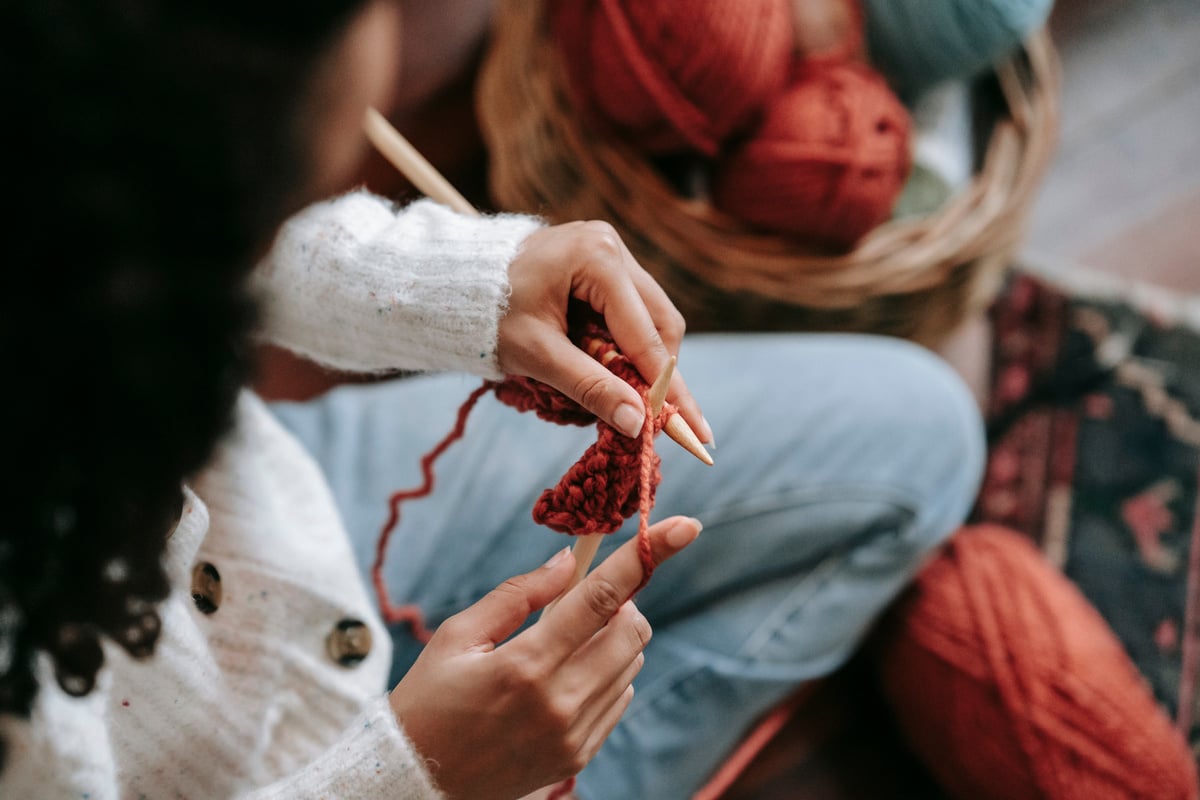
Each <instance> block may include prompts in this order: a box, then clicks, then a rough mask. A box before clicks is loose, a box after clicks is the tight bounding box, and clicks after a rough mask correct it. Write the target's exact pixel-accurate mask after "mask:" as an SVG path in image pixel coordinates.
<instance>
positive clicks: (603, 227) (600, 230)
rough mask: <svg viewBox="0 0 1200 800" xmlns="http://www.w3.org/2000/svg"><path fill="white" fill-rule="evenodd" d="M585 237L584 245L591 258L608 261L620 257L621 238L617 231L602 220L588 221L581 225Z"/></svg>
mask: <svg viewBox="0 0 1200 800" xmlns="http://www.w3.org/2000/svg"><path fill="white" fill-rule="evenodd" d="M583 230H584V233H585V234H586V236H585V237H584V244H585V246H586V247H587V250H588V253H589V254H590V255H591V256H592V257H593V258H600V259H604V260H610V259H615V258H620V256H621V236H620V234H618V233H617V229H616V228H614V227H613V226H612V225H610V224H609V223H607V222H605V221H604V220H598V219H593V220H588V221H587V222H585V223H583Z"/></svg>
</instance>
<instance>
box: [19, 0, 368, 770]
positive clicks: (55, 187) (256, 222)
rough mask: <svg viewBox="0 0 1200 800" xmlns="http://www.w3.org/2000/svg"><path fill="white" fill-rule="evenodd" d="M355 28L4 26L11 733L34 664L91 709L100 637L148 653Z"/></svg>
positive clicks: (92, 22)
mask: <svg viewBox="0 0 1200 800" xmlns="http://www.w3.org/2000/svg"><path fill="white" fill-rule="evenodd" d="M362 5H364V2H363V0H319V1H318V2H309V3H304V2H301V3H293V2H288V3H284V2H278V0H253V2H243V0H91V2H79V0H37V2H23V3H20V2H13V3H4V5H3V10H2V11H0V21H2V22H3V28H4V31H5V46H4V55H3V56H0V99H2V101H3V102H4V103H5V104H6V105H7V109H8V113H7V114H6V121H5V123H4V128H5V129H6V133H5V135H4V140H5V141H6V142H8V144H9V146H8V147H6V148H4V150H3V151H2V152H3V153H4V154H5V155H6V156H7V157H8V158H9V159H10V160H19V162H20V166H19V167H18V168H16V169H11V168H10V169H9V170H6V171H5V172H6V175H7V176H8V177H9V179H10V180H13V179H14V177H15V185H14V183H8V184H7V185H6V186H5V190H6V192H5V193H6V194H7V195H8V196H9V202H8V203H7V204H6V205H7V206H8V208H9V210H8V211H6V212H4V222H5V240H6V242H7V244H6V245H5V250H6V252H7V253H8V255H7V257H6V259H5V261H6V263H7V265H8V266H7V267H6V268H5V269H4V286H3V290H2V291H0V308H2V310H0V336H2V341H3V343H4V344H3V347H4V355H5V358H4V360H5V369H6V371H7V373H8V380H7V382H6V386H7V389H5V390H4V391H3V393H2V394H3V399H2V400H0V403H2V405H0V408H3V412H4V413H3V418H4V419H7V420H9V422H10V423H11V424H12V428H11V429H10V431H11V433H10V435H9V437H8V438H9V440H10V441H12V442H14V443H15V445H14V446H12V447H10V448H9V449H8V450H7V452H8V454H9V458H10V470H8V473H9V476H10V477H9V478H7V479H5V480H4V486H5V488H4V495H3V496H4V498H5V500H6V502H5V503H4V510H5V513H6V519H5V521H4V524H3V525H2V526H0V712H4V713H10V714H18V715H28V713H29V712H30V709H31V707H32V703H33V699H34V697H35V694H36V691H37V681H36V678H35V671H34V663H35V659H36V654H37V653H38V651H42V652H45V653H46V654H48V655H49V656H50V658H51V659H52V663H53V665H54V669H55V672H56V675H57V678H58V681H59V683H60V685H61V686H62V687H63V689H64V690H66V691H68V692H70V693H72V694H77V695H78V694H85V693H87V692H88V691H90V689H91V688H92V686H93V685H94V683H95V680H96V675H97V672H98V670H99V669H100V667H101V665H102V662H103V653H102V650H101V646H100V641H101V639H102V638H103V637H109V638H111V639H112V640H114V641H116V642H117V643H119V644H120V645H121V646H122V647H123V648H124V649H125V650H127V651H128V652H129V653H131V654H133V655H134V656H137V657H146V656H148V655H150V654H151V653H152V651H153V649H154V644H155V641H156V639H157V634H158V628H159V620H158V617H157V615H156V613H155V607H156V604H157V603H158V602H159V601H161V600H162V599H163V598H164V597H165V596H166V594H167V591H168V586H167V581H166V577H165V575H164V571H163V567H162V564H161V558H162V554H163V550H164V547H165V544H166V540H167V536H168V533H169V531H170V530H171V527H172V525H173V524H174V522H175V520H176V519H177V517H178V515H179V512H180V508H181V501H182V490H181V486H182V484H183V483H185V482H186V480H187V479H188V477H189V476H191V475H193V474H194V473H195V472H196V471H197V470H198V469H199V468H200V467H201V466H202V465H203V464H204V462H205V461H206V459H207V458H208V457H209V456H210V453H211V450H212V448H213V446H214V444H215V443H216V441H217V440H218V439H219V437H220V435H221V434H222V433H223V432H224V431H225V429H226V428H227V426H228V425H229V423H230V421H231V416H232V407H233V403H234V400H235V397H236V393H237V390H238V388H239V387H240V386H241V385H242V384H243V382H244V381H245V380H246V378H247V375H248V365H249V363H250V353H251V349H250V345H249V342H248V335H249V331H250V328H251V325H252V323H253V320H254V316H255V315H254V306H253V303H252V302H251V301H250V300H249V298H248V296H247V294H246V292H245V290H244V287H243V283H244V279H245V276H246V273H247V271H248V269H249V267H250V266H251V265H252V264H253V262H254V260H255V258H256V257H257V256H258V255H260V254H261V252H262V251H263V249H264V246H265V245H267V244H269V240H270V236H271V233H272V231H273V229H274V228H275V226H277V225H278V223H279V222H280V221H281V220H282V219H283V218H284V217H285V216H286V215H287V214H288V213H290V212H291V211H293V210H294V209H295V208H297V207H298V204H299V203H300V202H301V201H302V200H304V199H305V198H304V193H305V184H306V180H307V176H309V175H310V174H311V165H310V163H309V162H310V161H311V155H310V143H309V142H306V141H305V139H306V138H309V137H310V136H311V134H306V133H304V130H305V128H304V126H303V125H301V124H300V118H301V116H302V114H303V112H304V110H305V105H304V104H305V101H306V96H307V95H306V92H307V91H308V87H309V85H310V84H311V83H312V78H313V71H314V69H315V68H316V65H317V64H319V63H320V62H321V59H320V57H321V55H322V54H323V52H324V51H325V50H326V49H327V48H329V47H330V46H331V44H332V42H333V41H334V39H335V37H336V36H337V34H338V33H339V32H340V31H343V30H344V29H345V27H346V25H347V24H348V23H349V21H350V20H351V18H352V17H353V12H354V11H355V10H356V9H358V8H359V7H361V6H362ZM2 747H3V743H2V742H0V763H2V753H3V750H2Z"/></svg>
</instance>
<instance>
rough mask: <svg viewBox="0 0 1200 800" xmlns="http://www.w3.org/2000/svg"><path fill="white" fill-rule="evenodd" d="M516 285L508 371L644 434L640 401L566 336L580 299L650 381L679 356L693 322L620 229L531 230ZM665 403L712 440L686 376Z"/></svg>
mask: <svg viewBox="0 0 1200 800" xmlns="http://www.w3.org/2000/svg"><path fill="white" fill-rule="evenodd" d="M509 281H510V283H511V285H512V296H511V299H510V301H509V309H508V313H507V314H505V315H504V317H503V318H502V319H501V320H500V331H499V344H498V345H497V356H498V359H499V363H500V368H501V369H502V370H504V372H505V373H507V374H509V375H524V376H526V377H530V378H535V379H537V380H539V381H541V382H542V383H545V384H548V385H550V386H553V387H554V388H555V389H558V390H559V391H560V392H562V393H563V394H565V395H567V396H568V397H570V398H571V399H572V400H575V401H576V402H577V403H579V404H580V405H582V406H583V407H584V408H586V409H587V410H589V411H591V412H592V413H593V414H595V415H596V416H598V417H599V418H600V419H602V420H604V421H605V422H607V423H608V424H610V425H612V426H613V427H614V428H616V429H617V430H619V431H621V432H622V433H624V434H625V435H626V436H637V435H638V432H639V431H640V430H641V429H642V423H643V421H644V420H645V406H644V405H643V403H642V398H641V396H640V395H639V394H638V392H637V391H636V390H634V389H633V387H631V386H630V385H629V384H627V383H626V382H625V381H623V380H621V379H620V378H618V377H616V376H615V375H613V374H612V373H611V372H609V371H608V370H607V369H605V368H604V367H603V366H601V365H600V364H599V363H598V362H597V361H596V360H595V359H593V358H592V357H591V356H589V355H588V354H587V353H585V352H583V351H582V350H580V349H579V348H578V347H576V346H575V345H574V344H573V343H572V342H571V341H570V339H568V338H567V308H568V306H569V304H570V302H571V300H572V299H575V300H580V301H583V302H585V303H587V304H588V305H589V306H591V307H592V309H593V310H594V311H596V312H597V313H598V314H600V315H601V316H603V317H604V321H605V324H606V325H607V327H608V330H609V332H610V333H612V336H613V340H614V341H615V342H616V344H617V347H618V348H620V350H621V352H622V353H623V354H624V355H625V356H626V357H628V358H629V359H630V361H632V362H633V364H634V366H635V367H637V370H638V372H640V373H641V375H642V377H643V378H645V379H646V381H647V382H650V383H653V382H654V379H655V378H656V377H657V376H658V375H659V373H661V372H662V370H663V368H664V367H666V365H667V362H668V361H669V360H670V358H671V356H673V355H678V354H679V344H680V342H681V341H682V339H683V332H684V327H685V326H684V321H683V316H682V315H681V314H680V313H679V311H678V310H677V309H676V308H675V306H674V305H673V304H672V303H671V301H670V299H668V297H667V295H666V293H665V292H664V291H663V290H662V287H661V286H659V285H658V283H657V282H655V280H654V278H652V277H651V276H650V274H649V273H648V272H646V270H644V269H642V267H641V265H640V264H638V263H637V261H636V260H635V259H634V258H633V255H632V254H631V253H630V252H629V249H628V248H627V247H626V246H625V243H624V242H622V241H621V237H620V236H618V235H617V232H616V231H615V230H614V229H613V227H612V226H611V225H609V224H608V223H607V222H598V221H592V222H571V223H567V224H565V225H556V226H554V227H550V228H543V229H541V230H539V231H537V232H535V233H533V234H532V235H530V236H529V237H528V238H526V239H525V241H524V242H523V243H522V245H521V250H520V252H519V253H518V254H517V257H516V258H515V259H513V262H512V265H511V266H510V267H509ZM667 399H668V400H670V401H671V402H672V403H674V404H675V406H676V407H677V408H678V409H679V411H680V413H681V414H682V415H683V418H684V420H686V421H687V423H688V425H690V426H691V427H692V430H694V431H696V433H697V435H698V436H699V437H700V439H701V440H702V441H705V442H711V441H712V429H711V428H709V426H708V422H707V421H706V420H705V419H704V415H703V414H702V413H701V411H700V406H699V405H698V404H697V403H696V401H695V399H694V398H693V397H692V395H691V393H690V392H689V391H688V389H687V385H686V384H685V383H684V380H683V378H682V377H681V376H680V374H679V372H678V371H676V372H675V375H674V376H673V377H672V379H671V385H670V389H669V391H668V392H667Z"/></svg>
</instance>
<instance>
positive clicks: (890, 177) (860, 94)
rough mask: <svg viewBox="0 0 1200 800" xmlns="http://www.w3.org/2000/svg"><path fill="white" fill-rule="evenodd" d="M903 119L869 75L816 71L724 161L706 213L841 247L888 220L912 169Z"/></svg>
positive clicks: (857, 69) (831, 67)
mask: <svg viewBox="0 0 1200 800" xmlns="http://www.w3.org/2000/svg"><path fill="white" fill-rule="evenodd" d="M910 127H911V122H910V119H909V116H908V112H907V111H906V110H905V109H904V106H903V105H901V103H900V101H899V100H897V99H896V97H895V95H894V94H892V91H891V90H890V89H889V88H888V86H887V84H886V83H884V81H883V79H882V78H881V77H879V75H877V74H876V73H875V72H873V71H872V70H871V69H870V68H868V67H866V66H864V65H861V64H819V65H817V64H813V65H809V67H808V68H804V69H801V70H800V72H799V74H798V75H797V79H796V81H795V83H793V85H792V86H791V87H790V88H789V89H788V90H787V91H786V92H785V93H784V94H783V95H782V96H780V97H779V98H778V99H777V100H776V101H775V102H773V103H772V104H771V105H770V106H768V108H767V110H766V114H765V117H764V119H763V123H762V126H761V127H760V128H759V130H758V131H757V132H756V133H755V134H754V136H753V138H751V139H750V140H749V141H747V142H746V143H745V144H744V145H742V147H741V148H740V149H739V150H737V151H736V152H734V153H732V154H731V155H729V156H728V157H727V158H724V159H722V161H721V162H720V163H719V164H718V166H717V169H716V172H715V175H714V180H713V198H712V199H713V204H714V205H715V206H716V207H717V208H720V209H721V210H723V211H725V212H726V213H728V214H730V215H732V216H735V217H737V218H738V219H741V220H744V221H746V222H749V223H751V224H754V225H758V226H761V227H763V228H767V229H770V230H773V231H779V232H784V233H790V234H795V235H797V236H801V237H803V238H806V239H809V240H815V241H817V242H821V243H826V244H830V245H834V246H837V247H847V246H849V245H852V244H853V243H854V242H856V241H857V240H858V239H859V238H861V237H862V236H863V235H864V234H866V233H867V232H869V231H871V230H872V229H873V228H875V227H876V226H878V225H879V224H880V223H881V222H883V221H884V220H886V219H887V218H888V217H889V216H890V215H891V212H892V206H894V205H895V203H896V199H897V198H898V197H899V196H900V192H901V190H902V189H903V188H904V182H905V180H906V179H907V178H908V172H909V169H910V167H911V165H912V155H911V153H910V151H909V129H910Z"/></svg>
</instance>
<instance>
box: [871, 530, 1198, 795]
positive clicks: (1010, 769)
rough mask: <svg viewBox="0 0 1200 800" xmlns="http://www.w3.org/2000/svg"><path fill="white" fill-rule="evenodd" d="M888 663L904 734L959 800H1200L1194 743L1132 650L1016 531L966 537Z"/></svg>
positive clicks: (910, 604)
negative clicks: (1160, 700) (1155, 693)
mask: <svg viewBox="0 0 1200 800" xmlns="http://www.w3.org/2000/svg"><path fill="white" fill-rule="evenodd" d="M874 655H875V656H876V657H877V659H878V668H879V671H880V675H881V682H882V685H883V688H884V692H885V694H886V696H887V699H888V702H889V704H890V706H891V707H892V709H893V711H894V712H895V714H896V717H897V721H898V724H899V726H900V728H901V730H902V732H903V733H904V734H905V735H906V736H907V739H908V741H909V743H910V745H911V746H912V747H913V749H914V750H915V751H916V753H917V754H918V755H919V756H920V757H921V758H922V759H923V760H924V762H925V764H926V766H927V767H928V768H929V769H930V771H931V772H932V774H933V775H934V776H935V777H936V778H937V779H938V780H939V781H940V782H941V784H942V785H943V786H944V787H945V788H946V789H947V790H948V792H949V793H950V795H951V796H952V797H955V798H971V800H990V799H991V798H995V800H1034V799H1035V798H1036V799H1037V800H1043V799H1052V800H1134V799H1135V798H1144V800H1188V799H1189V798H1195V797H1196V796H1197V778H1196V766H1195V763H1194V762H1193V761H1192V758H1191V754H1190V752H1189V750H1188V747H1187V745H1186V743H1185V742H1184V739H1183V737H1182V736H1181V735H1180V734H1179V733H1178V732H1177V731H1176V730H1175V728H1174V727H1173V726H1172V725H1171V722H1170V720H1169V719H1168V718H1167V716H1166V715H1165V714H1164V713H1163V711H1162V709H1161V708H1160V707H1159V706H1158V704H1157V703H1156V702H1155V700H1154V698H1153V697H1152V696H1151V694H1150V692H1149V691H1148V689H1147V687H1146V685H1145V683H1144V682H1143V680H1142V679H1141V677H1140V676H1139V675H1138V673H1137V670H1136V668H1135V667H1134V666H1133V664H1132V663H1131V662H1130V660H1129V658H1128V657H1127V656H1126V654H1125V652H1124V650H1123V649H1122V647H1121V644H1120V642H1119V641H1118V640H1117V639H1116V637H1115V636H1114V634H1113V633H1112V632H1111V630H1110V629H1109V628H1108V626H1107V624H1106V623H1105V622H1104V620H1103V619H1102V618H1101V617H1100V615H1099V614H1098V613H1097V612H1096V611H1095V610H1094V609H1093V608H1092V606H1091V605H1090V604H1089V603H1088V602H1087V600H1086V599H1085V598H1084V597H1083V595H1082V594H1081V593H1080V592H1079V591H1078V590H1077V589H1076V588H1075V586H1074V585H1073V584H1071V583H1070V582H1069V581H1068V580H1067V579H1066V578H1065V577H1064V576H1062V575H1061V574H1060V573H1059V572H1057V571H1056V570H1054V569H1053V568H1052V567H1051V566H1050V565H1049V564H1048V563H1047V562H1046V561H1044V559H1043V558H1042V557H1041V555H1040V553H1039V552H1038V551H1037V550H1036V548H1035V547H1034V546H1033V545H1032V544H1031V543H1030V542H1029V541H1028V540H1027V539H1025V538H1024V537H1022V536H1020V535H1018V534H1016V533H1012V532H1009V531H1007V530H1005V529H1002V528H999V527H996V526H979V527H976V528H968V529H964V530H963V531H961V532H959V534H958V535H956V536H955V537H954V539H953V540H951V542H950V543H949V545H948V546H947V548H946V549H945V550H944V551H943V553H942V554H941V555H940V556H939V557H938V558H937V559H935V560H934V561H933V562H932V563H931V564H930V565H929V566H928V567H927V568H926V569H925V570H924V572H923V573H922V574H921V575H920V576H919V578H918V579H917V581H916V584H915V586H914V587H913V589H912V590H911V591H910V592H909V593H908V594H907V595H906V596H905V597H904V598H902V600H901V601H900V602H899V603H898V605H897V606H896V607H895V609H894V610H893V612H892V613H891V615H890V617H889V618H888V620H887V621H886V622H885V624H884V625H883V626H882V628H881V632H880V638H879V642H878V647H877V649H876V650H875V651H874Z"/></svg>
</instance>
